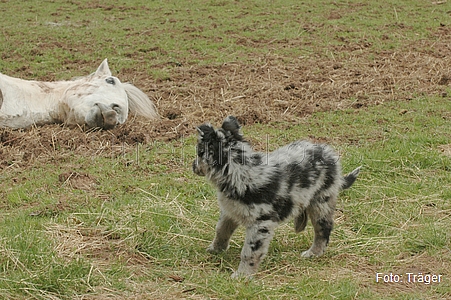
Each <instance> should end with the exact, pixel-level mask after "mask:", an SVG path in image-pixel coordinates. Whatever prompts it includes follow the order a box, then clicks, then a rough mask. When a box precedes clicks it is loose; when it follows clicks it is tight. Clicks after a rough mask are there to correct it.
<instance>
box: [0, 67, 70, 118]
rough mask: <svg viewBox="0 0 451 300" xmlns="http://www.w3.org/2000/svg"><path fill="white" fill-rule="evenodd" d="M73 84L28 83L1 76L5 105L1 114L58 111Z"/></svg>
mask: <svg viewBox="0 0 451 300" xmlns="http://www.w3.org/2000/svg"><path fill="white" fill-rule="evenodd" d="M70 85H71V82H65V81H60V82H40V81H28V80H23V79H19V78H13V77H9V76H6V75H3V74H0V90H1V92H2V95H3V103H2V106H1V107H0V112H2V113H3V114H6V115H27V114H46V113H54V112H57V111H58V109H59V108H58V107H59V104H60V102H61V101H62V97H63V95H64V91H65V90H66V89H67V88H68V87H69V86H70Z"/></svg>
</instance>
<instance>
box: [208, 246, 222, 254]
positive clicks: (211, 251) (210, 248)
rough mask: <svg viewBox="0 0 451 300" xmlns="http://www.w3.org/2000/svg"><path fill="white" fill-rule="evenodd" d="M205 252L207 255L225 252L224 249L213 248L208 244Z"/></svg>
mask: <svg viewBox="0 0 451 300" xmlns="http://www.w3.org/2000/svg"><path fill="white" fill-rule="evenodd" d="M206 250H207V252H208V253H212V254H218V253H221V252H223V251H225V250H226V249H222V248H219V247H215V246H214V245H213V244H210V246H208V247H207V249H206Z"/></svg>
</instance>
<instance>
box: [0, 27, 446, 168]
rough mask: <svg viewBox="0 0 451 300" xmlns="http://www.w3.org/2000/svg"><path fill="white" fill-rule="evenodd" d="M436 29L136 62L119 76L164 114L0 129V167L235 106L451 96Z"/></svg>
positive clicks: (248, 112) (159, 130)
mask: <svg viewBox="0 0 451 300" xmlns="http://www.w3.org/2000/svg"><path fill="white" fill-rule="evenodd" d="M433 35H434V36H435V37H436V39H435V40H434V41H432V40H424V41H419V42H416V43H411V44H408V45H405V47H404V48H403V49H401V50H399V49H398V50H396V51H392V52H390V51H375V50H373V49H372V46H371V45H370V44H369V43H368V42H366V41H362V42H361V43H359V44H352V43H349V44H345V45H346V46H340V47H338V46H330V47H332V48H333V49H331V50H332V51H333V52H334V53H336V55H334V56H333V57H329V58H327V57H320V56H318V57H316V56H311V57H298V58H295V59H292V60H287V59H286V58H283V57H278V56H276V55H271V54H267V55H266V56H264V57H258V58H256V59H255V61H256V62H258V63H255V64H253V65H250V64H244V63H228V64H223V65H219V66H217V65H216V66H199V65H179V66H177V67H175V69H173V72H172V74H171V76H170V78H168V79H167V80H164V81H157V80H151V79H149V77H148V76H147V75H145V74H136V72H134V70H132V69H130V70H122V71H121V74H118V77H120V78H121V80H123V81H128V80H131V79H133V83H134V84H135V85H136V86H138V87H139V88H140V89H142V90H143V91H145V92H146V93H147V94H149V95H150V96H151V98H152V99H153V100H154V102H155V103H156V105H157V107H158V109H159V113H160V115H161V117H162V118H161V120H159V121H154V122H148V121H146V120H142V119H138V118H130V119H129V120H128V121H127V123H126V124H124V125H122V126H119V127H118V128H116V129H114V130H111V131H85V130H83V129H81V128H67V127H64V126H61V125H48V126H43V127H39V128H32V129H29V130H15V131H14V130H10V129H0V169H5V168H8V167H9V166H11V165H15V166H27V165H29V164H33V161H34V160H35V159H36V158H45V160H48V159H55V157H56V156H57V155H61V153H62V152H61V150H62V149H66V150H70V151H75V152H76V153H84V154H90V155H99V154H102V153H103V152H106V151H109V152H111V151H112V150H111V149H114V147H115V146H121V145H124V144H127V145H133V144H136V143H147V142H149V141H152V140H163V141H171V140H174V139H178V138H180V137H181V136H184V135H185V136H186V135H191V134H193V133H194V132H195V129H194V128H195V126H196V125H199V124H201V123H204V122H212V123H214V124H218V123H220V122H221V121H222V119H223V118H224V117H226V116H227V115H230V114H232V115H235V116H237V117H238V119H239V120H240V121H241V123H242V124H243V125H250V124H254V123H263V124H270V123H271V122H274V121H284V122H289V123H290V122H291V123H296V121H297V120H299V118H301V117H304V116H308V115H310V114H312V113H313V112H317V111H329V110H337V109H345V108H350V109H356V110H358V109H363V108H365V107H367V106H373V105H378V104H381V103H384V102H386V101H392V100H396V101H405V100H409V99H412V98H413V97H416V96H418V95H423V94H424V95H426V94H427V95H439V96H442V97H448V95H447V92H446V90H447V87H448V86H449V85H450V84H451V70H450V69H449V66H451V46H450V45H451V30H449V28H447V27H440V28H439V29H438V30H436V31H435V32H433ZM253 42H254V43H255V41H253ZM370 55H371V57H372V59H371V60H370V59H368V57H369V56H370ZM85 63H86V62H85ZM63 152H64V151H63Z"/></svg>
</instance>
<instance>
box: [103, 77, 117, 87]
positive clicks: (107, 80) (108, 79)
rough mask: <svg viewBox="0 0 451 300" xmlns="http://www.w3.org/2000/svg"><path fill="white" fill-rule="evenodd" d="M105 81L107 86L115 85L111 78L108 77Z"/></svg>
mask: <svg viewBox="0 0 451 300" xmlns="http://www.w3.org/2000/svg"><path fill="white" fill-rule="evenodd" d="M105 81H106V83H108V84H112V85H115V84H116V81H114V78H113V77H108V78H106V79H105Z"/></svg>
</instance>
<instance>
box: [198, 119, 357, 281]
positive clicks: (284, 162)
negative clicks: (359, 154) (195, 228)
mask: <svg viewBox="0 0 451 300" xmlns="http://www.w3.org/2000/svg"><path fill="white" fill-rule="evenodd" d="M197 130H198V132H199V138H198V144H197V158H196V160H195V161H194V162H193V171H194V173H196V174H198V175H200V176H206V177H207V179H208V180H209V181H211V182H212V183H213V185H214V186H215V187H216V188H217V194H218V202H219V207H220V212H221V213H220V217H219V221H218V223H217V225H216V236H215V238H214V240H213V242H212V243H211V245H210V246H209V247H208V248H207V251H209V252H211V253H218V252H220V251H224V250H227V248H228V247H229V241H230V237H231V235H232V234H233V232H234V231H235V229H236V228H237V227H238V225H243V226H245V228H246V238H245V242H244V245H243V249H242V251H241V262H240V265H239V267H238V270H237V271H236V272H235V273H234V274H233V275H232V277H234V278H235V277H239V276H246V277H249V276H252V275H253V274H254V273H256V272H257V270H258V266H259V265H260V263H261V261H262V260H263V258H264V257H265V256H266V254H267V252H268V247H269V243H270V241H271V239H272V238H273V236H274V230H275V228H276V227H277V226H278V225H279V224H280V223H281V222H284V221H286V220H288V219H289V218H294V229H295V231H296V232H300V231H302V230H303V229H304V228H305V226H306V224H307V219H310V221H311V222H312V224H313V229H314V231H315V238H314V241H313V245H312V246H311V247H310V249H308V250H307V251H305V252H303V253H302V256H303V257H312V256H320V255H322V254H323V253H324V251H325V249H326V246H327V244H328V242H329V236H330V233H331V231H332V227H333V215H334V211H335V205H336V202H337V196H338V193H339V192H340V191H341V190H343V189H347V188H349V187H351V185H352V184H353V183H354V181H355V180H356V178H357V175H358V174H359V171H360V167H359V168H357V169H355V170H354V171H352V172H351V173H350V174H348V175H346V176H344V177H343V176H342V173H341V166H340V161H339V156H338V155H337V154H336V153H335V152H334V150H333V149H332V148H330V147H329V146H327V145H319V144H312V143H310V142H307V141H296V142H293V143H291V144H289V145H287V146H284V147H282V148H280V149H278V150H276V151H274V152H272V153H269V154H265V153H260V152H255V151H254V150H252V148H251V146H250V144H249V143H248V142H246V141H245V140H244V139H243V136H242V134H241V133H240V125H239V124H238V121H237V119H236V118H235V117H233V116H229V117H227V118H226V119H225V120H224V122H223V124H222V127H221V128H218V129H215V128H213V127H212V126H211V125H210V124H203V125H200V126H199V127H198V128H197Z"/></svg>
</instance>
